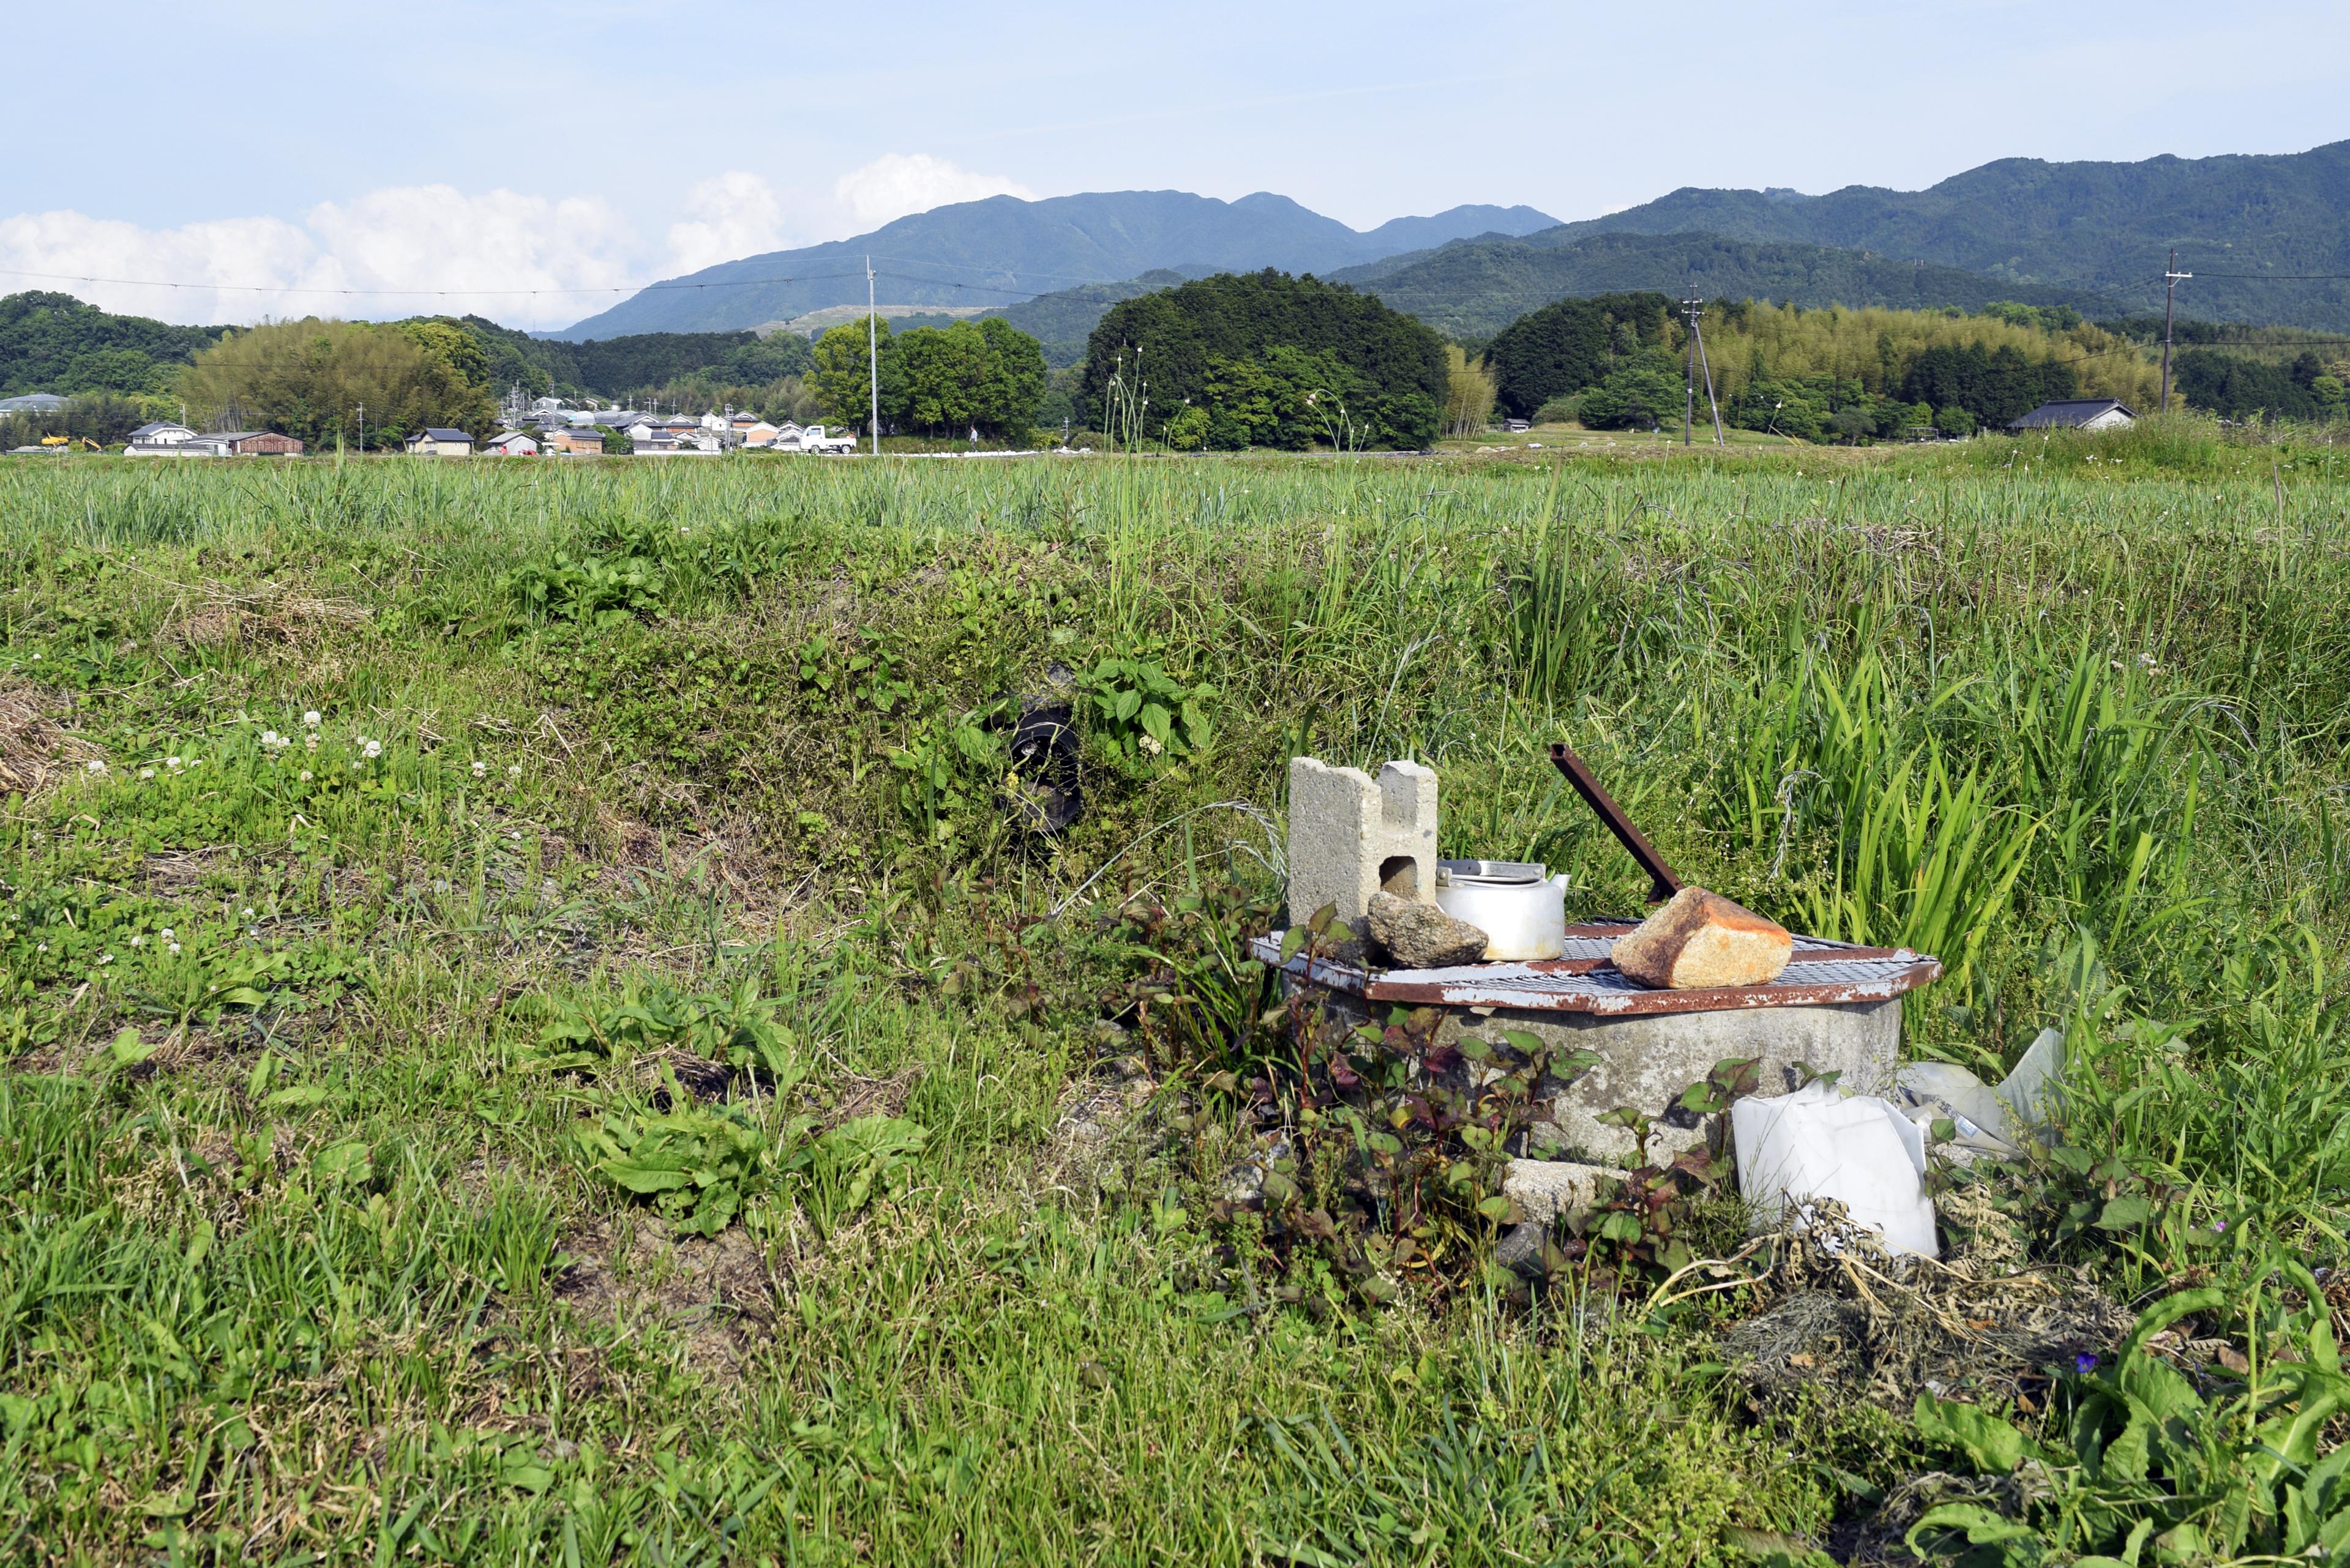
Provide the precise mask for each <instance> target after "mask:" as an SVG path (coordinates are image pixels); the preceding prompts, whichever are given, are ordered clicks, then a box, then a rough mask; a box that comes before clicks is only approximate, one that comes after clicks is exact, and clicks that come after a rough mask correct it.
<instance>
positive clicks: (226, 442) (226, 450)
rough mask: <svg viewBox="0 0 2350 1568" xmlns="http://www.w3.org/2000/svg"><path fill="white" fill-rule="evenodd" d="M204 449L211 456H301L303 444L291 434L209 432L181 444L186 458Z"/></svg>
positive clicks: (273, 432) (204, 452)
mask: <svg viewBox="0 0 2350 1568" xmlns="http://www.w3.org/2000/svg"><path fill="white" fill-rule="evenodd" d="M199 448H201V449H202V451H203V455H205V456H208V457H299V456H301V455H302V443H301V442H300V441H297V440H296V439H295V438H294V437H292V436H289V435H279V434H278V433H277V432H276V431H206V432H204V433H203V435H199V436H192V437H190V438H189V439H188V440H187V441H182V442H181V443H180V449H181V453H182V455H183V456H188V457H193V456H195V455H197V452H198V449H199Z"/></svg>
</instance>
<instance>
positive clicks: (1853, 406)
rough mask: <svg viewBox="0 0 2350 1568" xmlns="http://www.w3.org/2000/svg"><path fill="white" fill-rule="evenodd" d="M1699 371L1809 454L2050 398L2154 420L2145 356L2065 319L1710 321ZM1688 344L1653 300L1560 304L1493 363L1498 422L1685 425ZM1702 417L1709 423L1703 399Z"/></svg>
mask: <svg viewBox="0 0 2350 1568" xmlns="http://www.w3.org/2000/svg"><path fill="white" fill-rule="evenodd" d="M1702 325H1703V327H1704V333H1705V344H1704V347H1705V351H1706V352H1705V357H1704V360H1703V362H1702V366H1701V369H1702V370H1703V371H1704V372H1705V373H1707V374H1709V375H1710V376H1711V381H1712V389H1713V394H1714V398H1715V400H1717V401H1718V402H1719V404H1720V406H1721V412H1722V419H1723V421H1724V422H1725V423H1727V424H1732V425H1737V426H1740V427H1742V428H1745V429H1749V430H1758V431H1772V432H1773V433H1776V434H1779V435H1786V436H1794V437H1798V438H1801V439H1803V440H1805V441H1847V442H1848V441H1877V440H1886V439H1890V438H1894V437H1898V436H1899V435H1901V434H1902V433H1903V432H1905V431H1939V432H1940V433H1942V434H1945V435H1965V434H1968V433H1970V432H1971V431H1976V430H1981V429H1998V428H2000V427H2002V426H2004V425H2005V424H2006V423H2007V422H2008V421H2010V420H2012V419H2014V418H2015V417H2016V416H2018V415H2019V414H2022V413H2024V412H2027V411H2028V410H2031V409H2033V408H2035V407H2037V406H2038V405H2039V404H2040V403H2042V402H2044V401H2047V400H2051V399H2054V398H2069V397H2074V396H2079V395H2084V394H2086V395H2096V396H2107V397H2117V398H2120V399H2121V400H2123V401H2125V402H2127V403H2129V404H2131V405H2132V406H2133V407H2136V408H2138V409H2150V408H2152V407H2153V406H2154V400H2155V398H2156V396H2157V395H2158V393H2157V383H2156V375H2157V372H2156V370H2155V368H2154V366H2153V364H2152V363H2151V362H2150V360H2149V359H2148V358H2147V354H2146V352H2145V350H2144V349H2143V348H2142V347H2140V346H2139V345H2137V344H2135V343H2132V342H2130V341H2129V340H2127V339H2126V338H2123V337H2117V336H2116V335H2115V334H2113V333H2111V332H2108V331H2106V330H2105V329H2104V328H2102V327H2095V326H2092V325H2090V324H2088V323H2086V322H2084V321H2082V320H2081V319H2080V318H2079V317H2077V316H2076V315H2074V314H2073V313H2071V312H2070V311H2065V310H2043V309H2039V308H2035V307H2033V306H2020V305H2008V306H1996V307H1994V308H1993V309H1992V310H1991V311H1989V312H1986V313H1985V314H1982V315H1978V316H1966V315H1962V314H1960V313H1957V312H1953V311H1906V310H1904V311H1897V310H1844V309H1834V308H1832V309H1827V310H1805V309H1803V308H1801V307H1800V306H1770V305H1758V304H1755V303H1752V302H1750V301H1743V300H1740V301H1724V302H1717V303H1715V304H1714V305H1712V306H1709V307H1708V309H1707V313H1706V315H1705V317H1703V318H1702ZM1688 348H1689V337H1688V336H1687V327H1686V325H1685V322H1684V320H1683V318H1682V317H1681V316H1680V315H1679V311H1678V310H1677V309H1676V308H1675V306H1674V304H1673V302H1672V301H1671V300H1669V299H1668V298H1667V297H1666V296H1663V295H1660V294H1623V295H1611V296H1601V297H1598V298H1593V299H1569V300H1561V301H1559V302H1557V303H1556V304H1554V305H1550V306H1544V308H1543V309H1541V310H1538V311H1534V312H1532V313H1531V314H1529V315H1527V316H1525V317H1522V318H1521V319H1519V320H1518V321H1516V322H1513V323H1512V324H1511V326H1510V327H1508V328H1507V329H1506V330H1504V331H1503V332H1502V333H1501V334H1500V335H1498V336H1497V337H1495V338H1494V339H1493V341H1492V345H1491V346H1490V347H1489V348H1488V349H1487V350H1486V355H1485V363H1486V365H1487V367H1488V369H1490V370H1491V371H1492V375H1493V379H1494V382H1495V387H1496V390H1497V392H1498V394H1499V399H1500V402H1501V405H1502V407H1503V410H1505V411H1506V412H1509V413H1512V414H1515V415H1517V416H1518V417H1520V418H1536V417H1539V418H1544V419H1551V420H1575V421H1578V422H1580V423H1582V424H1584V425H1585V426H1586V427H1588V428H1591V429H1595V430H1608V429H1627V428H1646V427H1648V426H1651V425H1663V424H1678V423H1679V421H1680V420H1681V418H1682V415H1683V412H1684V399H1685V397H1686V393H1685V390H1684V389H1685V386H1686V382H1685V380H1684V376H1685V374H1686V370H1687V366H1688V353H1687V351H1688ZM1699 417H1700V419H1706V418H1709V417H1710V414H1709V412H1708V405H1707V404H1706V402H1705V400H1704V399H1703V398H1702V396H1700V400H1699Z"/></svg>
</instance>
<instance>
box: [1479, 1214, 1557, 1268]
mask: <svg viewBox="0 0 2350 1568" xmlns="http://www.w3.org/2000/svg"><path fill="white" fill-rule="evenodd" d="M1549 1235H1550V1226H1549V1225H1548V1224H1546V1223H1544V1221H1542V1220H1527V1221H1526V1222H1525V1223H1524V1224H1523V1225H1513V1226H1512V1227H1510V1233H1509V1234H1508V1235H1506V1236H1504V1237H1503V1238H1502V1239H1501V1240H1500V1241H1496V1242H1494V1243H1493V1262H1496V1263H1499V1264H1501V1265H1502V1267H1503V1268H1505V1269H1507V1270H1509V1271H1510V1272H1512V1273H1514V1274H1518V1275H1520V1276H1522V1277H1523V1278H1525V1279H1529V1280H1538V1279H1541V1278H1542V1277H1543V1275H1544V1273H1545V1272H1547V1271H1546V1270H1544V1267H1543V1242H1544V1241H1545V1240H1546V1239H1547V1238H1548V1237H1549Z"/></svg>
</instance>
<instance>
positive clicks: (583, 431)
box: [546, 425, 604, 457]
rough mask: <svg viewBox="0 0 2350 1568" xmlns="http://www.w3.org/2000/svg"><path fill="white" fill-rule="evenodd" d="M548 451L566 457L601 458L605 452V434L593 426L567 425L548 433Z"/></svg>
mask: <svg viewBox="0 0 2350 1568" xmlns="http://www.w3.org/2000/svg"><path fill="white" fill-rule="evenodd" d="M546 450H547V451H549V452H557V453H560V454H561V455H563V456H565V457H596V456H599V455H601V454H602V452H603V451H604V432H603V431H599V430H597V429H596V428H595V427H593V426H592V425H591V426H587V427H586V428H582V427H580V426H578V425H565V426H563V427H562V428H561V429H558V430H552V431H547V432H546Z"/></svg>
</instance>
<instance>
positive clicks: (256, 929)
mask: <svg viewBox="0 0 2350 1568" xmlns="http://www.w3.org/2000/svg"><path fill="white" fill-rule="evenodd" d="M244 934H245V935H246V936H248V937H257V936H259V935H260V934H261V928H260V927H259V926H255V927H254V928H252V929H250V930H248V931H246V932H245V933H244ZM172 951H173V952H178V951H179V949H177V948H173V949H172Z"/></svg>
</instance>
